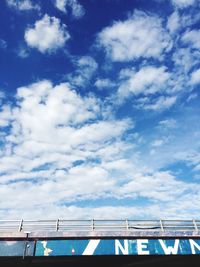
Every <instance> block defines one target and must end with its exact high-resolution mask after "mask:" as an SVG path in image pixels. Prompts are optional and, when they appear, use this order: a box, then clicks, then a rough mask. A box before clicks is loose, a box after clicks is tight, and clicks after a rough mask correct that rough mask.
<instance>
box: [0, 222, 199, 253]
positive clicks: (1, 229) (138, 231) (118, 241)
mask: <svg viewBox="0 0 200 267" xmlns="http://www.w3.org/2000/svg"><path fill="white" fill-rule="evenodd" d="M170 254H174V255H185V254H186V255H188V254H200V221H199V220H188V221H181V220H154V221H144V220H137V221H136V220H84V221H82V220H81V221H80V220H79V221H78V220H76V221H75V220H41V221H26V220H21V221H0V256H23V257H27V256H29V257H35V256H40V257H41V256H82V255H170Z"/></svg>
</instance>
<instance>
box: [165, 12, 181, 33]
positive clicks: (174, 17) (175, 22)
mask: <svg viewBox="0 0 200 267" xmlns="http://www.w3.org/2000/svg"><path fill="white" fill-rule="evenodd" d="M180 20H181V18H180V16H179V13H178V12H177V11H175V12H173V13H172V14H171V15H170V16H169V18H168V21H167V28H168V29H169V31H170V32H171V33H174V32H176V31H177V30H178V29H179V28H180V27H181V21H180Z"/></svg>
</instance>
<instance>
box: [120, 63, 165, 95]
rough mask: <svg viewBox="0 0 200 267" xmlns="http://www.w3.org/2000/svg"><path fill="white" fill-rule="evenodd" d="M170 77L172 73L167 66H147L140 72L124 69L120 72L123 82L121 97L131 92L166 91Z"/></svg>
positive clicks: (153, 92) (148, 93) (135, 93)
mask: <svg viewBox="0 0 200 267" xmlns="http://www.w3.org/2000/svg"><path fill="white" fill-rule="evenodd" d="M169 77H170V73H169V72H167V70H166V68H165V67H154V66H145V67H142V68H141V69H140V70H139V71H138V72H135V71H134V70H133V71H131V70H126V72H124V71H123V70H122V71H121V74H120V78H121V79H122V82H121V85H120V87H119V90H118V94H119V97H122V98H124V97H127V96H129V95H130V94H131V93H132V94H134V95H139V94H144V95H150V94H155V93H156V92H160V91H164V90H165V88H166V84H167V81H168V79H169ZM127 78H128V79H127Z"/></svg>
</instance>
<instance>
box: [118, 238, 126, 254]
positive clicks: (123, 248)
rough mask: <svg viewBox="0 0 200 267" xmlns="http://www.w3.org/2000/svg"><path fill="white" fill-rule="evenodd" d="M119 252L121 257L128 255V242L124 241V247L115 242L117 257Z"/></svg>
mask: <svg viewBox="0 0 200 267" xmlns="http://www.w3.org/2000/svg"><path fill="white" fill-rule="evenodd" d="M119 250H121V253H122V254H123V255H128V240H124V246H122V244H121V243H120V241H119V240H115V254H116V255H119Z"/></svg>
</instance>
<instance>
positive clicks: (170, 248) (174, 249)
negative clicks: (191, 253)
mask: <svg viewBox="0 0 200 267" xmlns="http://www.w3.org/2000/svg"><path fill="white" fill-rule="evenodd" d="M159 242H160V244H161V246H162V248H163V251H164V253H165V254H166V255H170V254H174V255H176V254H178V246H179V239H175V241H174V246H167V245H166V244H165V243H164V241H163V240H162V239H159Z"/></svg>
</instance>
